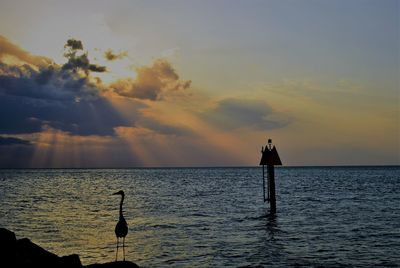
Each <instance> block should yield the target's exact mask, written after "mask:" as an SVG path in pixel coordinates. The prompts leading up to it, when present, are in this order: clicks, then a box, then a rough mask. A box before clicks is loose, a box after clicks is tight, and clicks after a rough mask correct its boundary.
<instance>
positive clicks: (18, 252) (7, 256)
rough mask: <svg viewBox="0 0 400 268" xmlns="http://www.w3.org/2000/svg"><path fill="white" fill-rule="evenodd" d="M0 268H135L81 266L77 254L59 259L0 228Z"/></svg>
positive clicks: (127, 266)
mask: <svg viewBox="0 0 400 268" xmlns="http://www.w3.org/2000/svg"><path fill="white" fill-rule="evenodd" d="M0 267H2V268H11V267H23V268H28V267H29V268H30V267H32V268H33V267H39V268H42V267H49V268H50V267H51V268H53V267H54V268H55V267H57V268H80V267H91V268H97V267H100V268H113V267H121V268H137V267H139V266H137V265H136V264H134V263H133V262H130V261H119V262H109V263H104V264H92V265H88V266H82V264H81V260H80V259H79V256H78V255H77V254H72V255H68V256H63V257H59V256H57V255H56V254H54V253H51V252H50V251H47V250H45V249H43V248H42V247H40V246H38V245H36V244H35V243H33V242H32V241H30V240H29V239H27V238H22V239H18V240H17V239H16V237H15V234H14V233H13V232H11V231H9V230H7V229H5V228H0Z"/></svg>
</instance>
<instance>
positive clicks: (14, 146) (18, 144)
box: [0, 136, 34, 168]
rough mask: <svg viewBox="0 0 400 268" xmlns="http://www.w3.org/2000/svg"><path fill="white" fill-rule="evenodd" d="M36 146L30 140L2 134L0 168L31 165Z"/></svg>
mask: <svg viewBox="0 0 400 268" xmlns="http://www.w3.org/2000/svg"><path fill="white" fill-rule="evenodd" d="M33 153H34V146H33V144H32V143H31V142H30V141H28V140H23V139H20V138H16V137H1V136H0V168H22V167H29V163H30V160H31V159H32V156H33Z"/></svg>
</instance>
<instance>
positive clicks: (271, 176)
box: [260, 139, 282, 215]
mask: <svg viewBox="0 0 400 268" xmlns="http://www.w3.org/2000/svg"><path fill="white" fill-rule="evenodd" d="M261 153H262V157H261V161H260V165H262V166H263V192H264V202H265V201H267V200H268V201H269V202H270V210H269V214H270V215H274V214H275V213H276V194H275V167H274V166H275V165H282V162H281V159H280V158H279V155H278V152H277V150H276V148H275V146H273V145H272V140H271V139H268V145H267V146H265V149H264V147H263V148H262V149H261ZM264 165H267V178H268V183H267V187H268V189H267V191H268V198H267V199H266V198H265V173H264Z"/></svg>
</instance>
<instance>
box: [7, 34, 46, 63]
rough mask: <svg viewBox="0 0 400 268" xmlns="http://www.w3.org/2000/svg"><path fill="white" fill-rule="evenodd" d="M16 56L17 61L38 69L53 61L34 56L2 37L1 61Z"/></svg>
mask: <svg viewBox="0 0 400 268" xmlns="http://www.w3.org/2000/svg"><path fill="white" fill-rule="evenodd" d="M6 55H9V56H14V57H16V58H17V59H19V60H21V61H23V62H26V63H29V64H32V65H34V66H37V67H44V66H47V65H49V64H51V63H52V62H53V61H52V60H51V59H49V58H47V57H43V56H36V55H32V54H31V53H29V52H27V51H25V50H23V49H22V48H20V47H19V46H17V45H15V44H13V43H11V42H10V41H9V40H8V39H7V38H5V37H4V36H1V35H0V59H1V58H3V57H4V56H6Z"/></svg>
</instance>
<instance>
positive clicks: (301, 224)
mask: <svg viewBox="0 0 400 268" xmlns="http://www.w3.org/2000/svg"><path fill="white" fill-rule="evenodd" d="M0 174H1V175H0V202H1V208H0V226H2V227H6V228H9V229H11V230H13V231H14V232H16V234H17V236H18V237H29V238H31V239H32V240H33V241H34V242H36V243H38V244H39V245H41V246H43V247H44V248H46V249H48V250H50V251H53V252H55V253H57V254H59V255H66V254H72V253H78V254H79V255H80V256H81V260H82V262H83V263H84V264H89V263H94V262H105V261H112V260H114V258H115V245H116V238H115V234H114V228H115V224H116V222H117V221H118V210H119V199H118V198H115V196H112V195H111V194H112V193H114V192H116V191H118V190H121V189H123V190H124V191H125V194H126V196H125V203H124V216H125V218H126V220H127V222H128V224H129V233H128V236H127V238H126V246H127V249H126V256H127V259H128V260H131V261H134V262H137V263H138V264H139V265H142V266H145V267H159V266H169V265H172V266H186V267H193V266H201V267H207V266H216V267H226V266H228V267H229V266H231V267H238V266H257V265H260V266H269V267H270V266H272V267H274V266H276V267H282V266H288V265H290V266H293V265H300V266H301V265H312V266H318V265H321V266H338V265H352V266H354V265H358V264H359V265H372V266H373V265H390V264H396V263H400V258H399V257H398V254H397V253H398V252H399V251H400V248H399V247H400V246H399V244H400V231H399V230H400V224H399V223H400V205H399V204H400V196H399V194H398V192H397V191H398V189H399V186H400V180H399V177H400V176H399V175H400V169H399V168H366V167H363V168H279V169H278V170H277V171H276V180H277V208H278V213H277V215H276V217H268V216H266V214H267V213H266V212H267V209H266V208H267V207H268V203H263V200H262V191H261V185H262V182H261V176H260V175H261V174H260V169H257V168H226V169H223V168H214V169H126V170H123V169H108V170H96V169H94V170H79V169H75V170H68V169H65V170H62V169H60V170H2V171H1V173H0ZM396 189H397V190H396Z"/></svg>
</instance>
